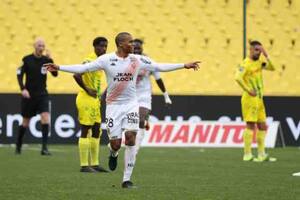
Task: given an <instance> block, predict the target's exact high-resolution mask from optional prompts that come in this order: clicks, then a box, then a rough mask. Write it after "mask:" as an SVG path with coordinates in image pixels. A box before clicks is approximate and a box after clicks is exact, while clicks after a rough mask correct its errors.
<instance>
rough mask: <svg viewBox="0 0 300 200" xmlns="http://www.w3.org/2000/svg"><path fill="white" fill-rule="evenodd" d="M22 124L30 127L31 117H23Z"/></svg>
mask: <svg viewBox="0 0 300 200" xmlns="http://www.w3.org/2000/svg"><path fill="white" fill-rule="evenodd" d="M22 126H23V127H25V128H28V126H29V118H23V121H22Z"/></svg>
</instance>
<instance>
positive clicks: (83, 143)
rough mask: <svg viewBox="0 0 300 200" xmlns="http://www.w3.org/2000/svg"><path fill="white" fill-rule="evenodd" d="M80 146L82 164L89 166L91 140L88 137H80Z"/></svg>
mask: <svg viewBox="0 0 300 200" xmlns="http://www.w3.org/2000/svg"><path fill="white" fill-rule="evenodd" d="M78 146H79V158H80V166H88V165H89V160H88V158H89V148H90V147H89V146H90V142H89V139H88V138H79V141H78Z"/></svg>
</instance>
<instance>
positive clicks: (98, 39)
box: [93, 37, 108, 47]
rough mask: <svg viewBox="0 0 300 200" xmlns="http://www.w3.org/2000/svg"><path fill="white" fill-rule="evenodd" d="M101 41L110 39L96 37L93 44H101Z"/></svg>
mask: <svg viewBox="0 0 300 200" xmlns="http://www.w3.org/2000/svg"><path fill="white" fill-rule="evenodd" d="M101 42H108V40H107V39H106V38H105V37H96V38H95V39H94V41H93V46H94V47H95V46H97V45H99V44H100V43H101Z"/></svg>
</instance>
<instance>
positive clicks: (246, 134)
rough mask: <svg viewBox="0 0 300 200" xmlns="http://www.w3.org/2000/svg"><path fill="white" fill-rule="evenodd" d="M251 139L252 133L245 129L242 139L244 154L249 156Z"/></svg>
mask: <svg viewBox="0 0 300 200" xmlns="http://www.w3.org/2000/svg"><path fill="white" fill-rule="evenodd" d="M252 138H253V131H252V130H251V129H247V128H246V129H245V130H244V133H243V139H244V154H245V155H250V154H252V151H251V143H252Z"/></svg>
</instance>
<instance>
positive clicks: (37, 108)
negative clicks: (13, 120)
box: [21, 95, 49, 118]
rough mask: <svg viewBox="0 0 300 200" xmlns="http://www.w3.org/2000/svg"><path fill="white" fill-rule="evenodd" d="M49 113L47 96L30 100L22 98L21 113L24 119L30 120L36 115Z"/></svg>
mask: <svg viewBox="0 0 300 200" xmlns="http://www.w3.org/2000/svg"><path fill="white" fill-rule="evenodd" d="M42 112H49V97H48V95H43V96H38V97H31V98H30V99H27V98H23V97H22V100H21V113H22V116H23V117H25V118H31V117H33V116H35V115H36V114H40V113H42Z"/></svg>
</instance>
